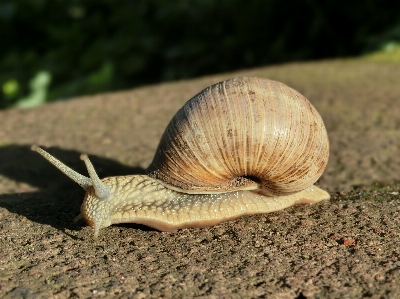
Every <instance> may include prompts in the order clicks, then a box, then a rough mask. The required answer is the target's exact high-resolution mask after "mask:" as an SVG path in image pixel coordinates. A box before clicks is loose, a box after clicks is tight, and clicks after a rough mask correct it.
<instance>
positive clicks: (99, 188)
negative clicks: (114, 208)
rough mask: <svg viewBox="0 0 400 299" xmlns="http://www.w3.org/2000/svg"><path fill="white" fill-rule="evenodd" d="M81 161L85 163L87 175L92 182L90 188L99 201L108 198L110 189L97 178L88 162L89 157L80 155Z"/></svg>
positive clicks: (90, 163)
mask: <svg viewBox="0 0 400 299" xmlns="http://www.w3.org/2000/svg"><path fill="white" fill-rule="evenodd" d="M81 160H82V161H83V162H85V165H86V168H87V171H88V173H89V176H90V179H91V181H92V186H93V188H94V190H95V192H96V196H97V198H99V199H103V200H105V199H107V198H109V197H110V194H111V189H110V188H109V187H107V186H106V184H104V183H103V182H102V181H101V180H100V178H99V176H98V175H97V173H96V170H94V167H93V164H92V162H90V160H89V157H88V156H87V155H85V154H82V155H81Z"/></svg>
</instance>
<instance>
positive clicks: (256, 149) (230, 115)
mask: <svg viewBox="0 0 400 299" xmlns="http://www.w3.org/2000/svg"><path fill="white" fill-rule="evenodd" d="M32 150H34V151H36V152H38V153H39V154H41V155H42V156H43V157H45V158H46V159H47V160H48V161H50V162H51V163H52V164H53V165H54V166H56V167H57V168H58V169H59V170H61V171H62V172H63V173H65V174H66V175H67V176H68V177H70V178H71V179H72V180H74V181H75V182H77V183H78V184H79V185H80V186H81V187H82V188H84V189H85V190H86V195H85V198H84V201H83V203H82V206H81V213H80V214H79V215H78V217H77V218H76V219H79V218H84V219H85V220H86V222H87V223H88V224H89V225H90V226H92V227H94V238H97V236H98V234H99V230H100V229H101V228H104V227H107V226H109V225H111V224H115V223H124V222H125V223H126V222H132V223H140V224H145V225H148V226H150V227H154V228H156V229H159V230H163V231H171V230H175V229H179V228H184V227H201V226H208V225H213V224H217V223H220V222H223V221H227V220H230V219H234V218H237V217H239V216H243V215H249V214H256V213H268V212H272V211H278V210H281V209H284V208H286V207H289V206H292V205H294V204H298V203H315V202H318V201H321V200H324V199H329V194H328V193H327V192H325V191H324V190H322V189H320V188H318V187H316V186H314V185H313V184H314V183H315V181H316V180H317V179H318V178H319V177H320V176H321V174H322V172H323V171H324V169H325V166H326V164H327V161H328V155H329V142H328V137H327V133H326V130H325V127H324V124H323V121H322V119H321V117H320V115H319V114H318V112H317V111H316V110H315V108H314V107H313V106H312V105H311V104H310V102H308V101H307V99H305V98H304V97H303V96H302V95H301V94H299V93H298V92H297V91H295V90H293V89H291V88H289V87H288V86H286V85H284V84H282V83H279V82H275V81H271V80H267V79H261V78H247V77H246V78H236V79H231V80H227V81H223V82H220V83H217V84H215V85H212V86H210V87H208V88H206V89H204V90H203V91H201V92H200V93H199V94H197V95H196V96H195V97H193V98H192V99H190V100H189V101H188V102H187V103H186V104H185V105H184V106H183V107H182V108H181V109H180V110H179V111H178V112H177V113H176V115H175V116H174V117H173V118H172V120H171V122H170V123H169V125H168V126H167V128H166V130H165V132H164V134H163V136H162V138H161V141H160V144H159V146H158V148H157V151H156V153H155V156H154V159H153V162H152V163H151V165H150V166H149V168H148V169H147V170H146V173H147V175H130V176H119V177H109V178H104V179H102V180H101V179H100V178H99V177H98V176H97V174H96V171H95V170H94V168H93V165H92V164H91V162H90V160H89V158H88V157H87V156H86V155H82V156H81V159H82V160H83V161H84V162H85V164H86V168H87V170H88V172H89V177H86V176H83V175H81V174H79V173H77V172H75V171H74V170H72V169H71V168H69V167H68V166H66V165H65V164H63V163H62V162H60V161H59V160H57V159H56V158H54V157H53V156H51V155H50V154H49V153H47V152H46V151H44V150H43V149H41V148H39V147H37V146H32Z"/></svg>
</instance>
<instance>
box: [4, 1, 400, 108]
mask: <svg viewBox="0 0 400 299" xmlns="http://www.w3.org/2000/svg"><path fill="white" fill-rule="evenodd" d="M399 12H400V1H389V0H380V1H378V0H359V1H355V0H353V1H341V0H325V1H320V0H291V1H288V0H287V1H282V0H264V1H243V0H218V1H217V0H191V1H188V0H135V1H133V0H131V1H128V0H93V1H89V0H87V1H78V0H69V1H65V0H14V1H12V0H8V1H7V0H0V86H1V88H2V89H1V93H0V108H7V107H12V106H13V105H15V104H16V103H17V102H18V101H20V100H21V98H24V97H27V96H29V95H32V94H33V93H34V90H33V89H35V86H34V85H35V83H32V80H33V79H35V78H36V79H37V81H38V80H39V81H40V80H44V81H46V80H47V81H46V82H47V83H48V85H46V83H45V87H44V90H45V95H43V94H41V95H40V96H42V97H45V98H46V100H47V101H51V100H55V99H66V98H69V97H73V96H77V95H86V94H93V93H99V92H104V91H113V90H121V89H128V88H132V87H135V86H139V85H143V84H149V83H157V82H161V81H168V80H176V79H183V78H191V77H196V76H201V75H205V74H212V73H220V72H227V71H232V70H237V69H241V68H250V67H255V66H263V65H268V64H276V63H282V62H289V61H304V60H316V59H323V58H334V57H347V56H356V55H360V54H365V53H368V52H371V51H376V50H380V49H384V48H385V47H387V46H388V45H393V44H396V45H397V43H400V13H399ZM39 74H42V75H43V74H45V79H43V76H42V77H40V76H39V77H38V75H39ZM38 78H41V79H38ZM46 78H47V79H46ZM40 96H39V97H40Z"/></svg>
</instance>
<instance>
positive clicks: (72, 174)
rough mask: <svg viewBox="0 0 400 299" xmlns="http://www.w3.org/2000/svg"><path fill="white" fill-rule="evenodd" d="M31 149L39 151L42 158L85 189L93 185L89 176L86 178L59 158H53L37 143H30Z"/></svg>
mask: <svg viewBox="0 0 400 299" xmlns="http://www.w3.org/2000/svg"><path fill="white" fill-rule="evenodd" d="M31 150H33V151H35V152H37V153H39V154H40V155H41V156H43V158H45V159H46V160H47V161H49V162H50V163H51V164H53V165H54V166H55V167H57V168H58V169H59V170H60V171H61V172H62V173H64V174H65V175H66V176H67V177H69V178H70V179H71V180H73V181H74V182H76V183H77V184H78V185H79V186H81V187H82V188H83V189H84V190H85V191H87V190H88V189H89V188H90V187H92V186H93V184H92V181H91V180H90V178H88V177H86V176H84V175H81V174H80V173H78V172H76V171H75V170H73V169H71V168H70V167H68V166H67V165H65V164H64V163H62V162H61V161H60V160H58V159H56V158H54V157H53V156H52V155H50V154H49V153H48V152H46V151H45V150H43V149H41V148H40V147H38V146H37V145H32V146H31Z"/></svg>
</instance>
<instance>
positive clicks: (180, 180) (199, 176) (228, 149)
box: [146, 77, 329, 195]
mask: <svg viewBox="0 0 400 299" xmlns="http://www.w3.org/2000/svg"><path fill="white" fill-rule="evenodd" d="M328 155H329V142H328V137H327V133H326V130H325V127H324V124H323V121H322V119H321V117H320V115H319V114H318V112H317V111H316V109H315V108H314V107H313V106H312V105H311V103H310V102H309V101H308V100H307V99H306V98H304V97H303V96H302V95H301V94H300V93H298V92H297V91H295V90H293V89H291V88H289V87H288V86H286V85H285V84H283V83H279V82H276V81H271V80H267V79H261V78H253V77H244V78H235V79H230V80H227V81H223V82H220V83H217V84H214V85H212V86H210V87H207V88H206V89H204V90H203V91H201V92H200V93H198V94H197V95H196V96H194V97H193V98H192V99H190V100H189V101H188V102H186V104H185V105H184V106H183V107H182V108H181V109H180V110H179V111H178V112H177V113H176V114H175V116H174V117H173V118H172V120H171V121H170V123H169V125H168V126H167V128H166V130H165V132H164V134H163V136H162V138H161V141H160V144H159V146H158V148H157V151H156V153H155V157H154V159H153V162H152V163H151V165H150V166H149V168H148V169H147V170H146V172H147V174H148V175H149V176H150V177H152V178H155V179H157V180H159V181H161V182H163V183H164V184H165V185H166V186H169V187H170V188H173V189H175V190H178V191H182V192H185V193H215V192H227V191H233V190H240V189H249V190H251V189H262V190H261V192H262V193H264V194H267V195H284V194H290V193H294V192H297V191H300V190H303V189H305V188H307V187H309V186H311V185H312V184H313V183H314V182H315V181H316V180H317V179H318V178H319V177H320V176H321V174H322V172H323V171H324V169H325V166H326V164H327V161H328Z"/></svg>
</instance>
